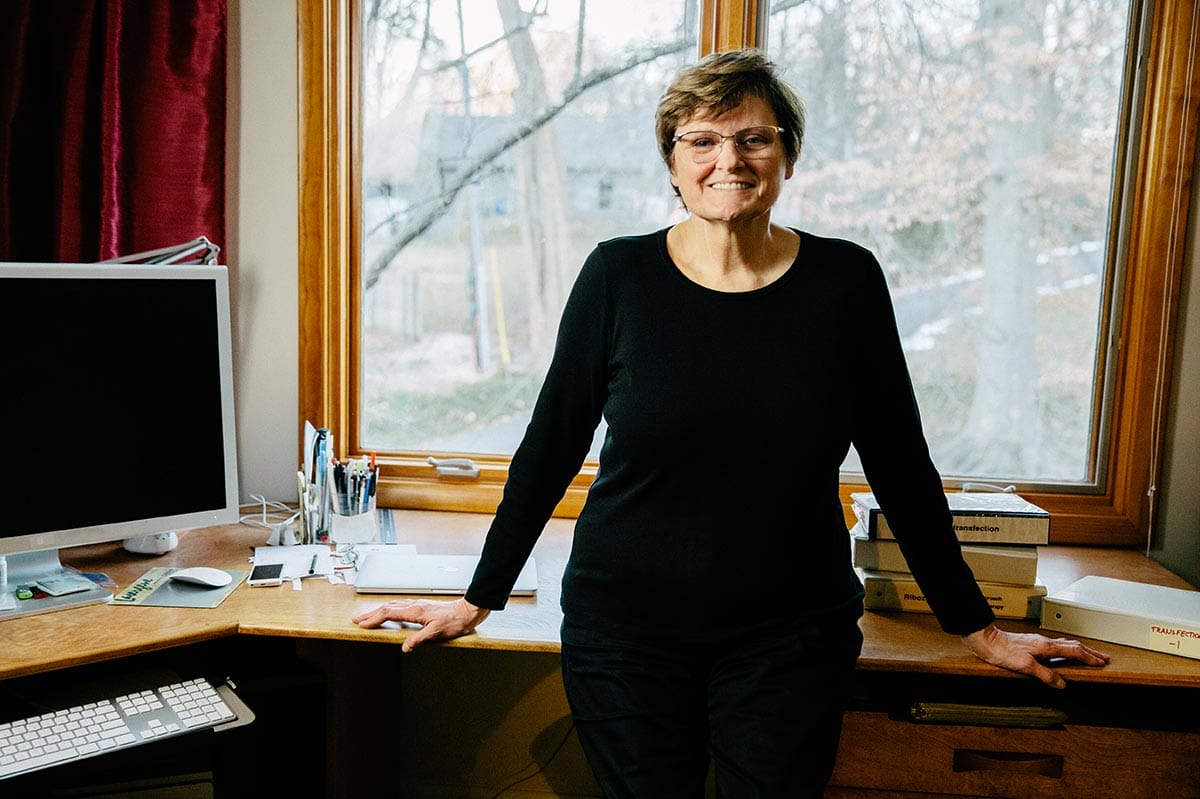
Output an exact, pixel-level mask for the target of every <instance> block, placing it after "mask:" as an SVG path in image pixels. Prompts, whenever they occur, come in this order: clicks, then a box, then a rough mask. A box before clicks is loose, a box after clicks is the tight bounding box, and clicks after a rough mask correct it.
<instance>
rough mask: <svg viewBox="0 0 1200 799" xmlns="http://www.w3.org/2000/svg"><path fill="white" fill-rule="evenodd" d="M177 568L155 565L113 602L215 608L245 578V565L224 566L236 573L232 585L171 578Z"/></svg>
mask: <svg viewBox="0 0 1200 799" xmlns="http://www.w3.org/2000/svg"><path fill="white" fill-rule="evenodd" d="M177 571H179V569H173V568H171V567H169V566H156V567H155V568H153V569H151V570H150V571H148V572H146V573H145V574H143V575H142V576H141V577H139V578H137V579H136V580H134V581H133V582H132V583H130V584H129V585H128V586H127V587H126V588H124V589H122V590H120V591H118V592H117V593H116V594H115V595H114V596H113V598H112V604H114V605H147V606H151V607H159V608H215V607H216V606H217V605H219V604H221V603H222V602H223V601H224V600H225V597H227V596H229V595H230V594H232V593H233V589H235V588H237V587H238V586H239V585H241V584H242V580H244V579H246V570H245V569H223V570H222V571H226V572H229V575H230V576H231V577H233V579H232V580H230V581H229V585H223V586H221V587H220V588H208V587H206V586H203V585H194V584H192V583H184V582H179V581H176V580H171V579H170V577H171V575H172V574H174V573H175V572H177Z"/></svg>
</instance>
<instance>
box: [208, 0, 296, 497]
mask: <svg viewBox="0 0 1200 799" xmlns="http://www.w3.org/2000/svg"><path fill="white" fill-rule="evenodd" d="M296 2H297V0H229V4H228V8H229V85H228V92H229V113H228V130H227V134H228V142H229V146H228V148H227V152H228V162H227V172H226V174H227V178H226V182H227V185H226V197H227V204H228V211H227V213H228V219H227V221H226V231H227V237H228V241H227V242H226V243H225V247H226V249H225V255H226V259H227V263H228V264H229V266H230V272H231V275H232V283H233V287H232V300H233V313H234V329H233V335H234V346H235V347H236V351H235V353H234V369H235V373H236V384H237V409H236V413H237V422H238V477H239V482H240V489H241V495H242V501H243V502H246V501H249V498H250V496H251V495H253V494H260V495H262V496H264V497H266V498H268V499H277V500H282V501H293V502H294V501H295V499H296V469H297V467H298V466H299V459H298V454H297V452H298V447H297V440H298V438H297V437H298V435H299V425H300V419H299V418H298V410H297V404H296V403H297V400H296V396H297V393H298V391H299V387H298V378H297V360H298V357H299V356H298V349H297V348H298V344H297V304H298V293H297V292H298V288H297V286H298V275H297V264H298V257H299V255H298V253H299V243H298V225H297V202H298V200H297V197H298V191H299V189H298V186H297V174H298V173H297V158H298V155H297V136H298V134H297V107H298V106H297V91H296V82H297V67H296Z"/></svg>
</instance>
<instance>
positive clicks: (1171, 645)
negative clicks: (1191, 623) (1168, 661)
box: [1150, 624, 1200, 658]
mask: <svg viewBox="0 0 1200 799" xmlns="http://www.w3.org/2000/svg"><path fill="white" fill-rule="evenodd" d="M1150 647H1151V648H1153V649H1157V650H1158V651H1159V652H1168V653H1171V654H1175V655H1183V656H1185V657H1190V658H1200V631H1197V630H1190V629H1188V628H1187V627H1172V626H1169V625H1164V624H1151V625H1150Z"/></svg>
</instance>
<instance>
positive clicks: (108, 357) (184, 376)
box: [0, 263, 238, 621]
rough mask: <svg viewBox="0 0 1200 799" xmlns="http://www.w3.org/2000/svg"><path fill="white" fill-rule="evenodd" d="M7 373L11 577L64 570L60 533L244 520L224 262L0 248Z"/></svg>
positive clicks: (4, 426) (76, 540) (48, 605)
mask: <svg viewBox="0 0 1200 799" xmlns="http://www.w3.org/2000/svg"><path fill="white" fill-rule="evenodd" d="M0 374H2V375H3V378H2V379H0V386H2V387H0V487H2V489H0V555H3V556H4V557H5V561H6V564H7V572H8V590H10V591H11V590H14V589H15V587H16V586H19V585H31V584H34V583H36V582H37V581H38V580H39V579H42V578H48V577H52V576H54V575H56V574H58V575H61V574H62V573H63V572H64V569H63V567H62V565H61V563H60V560H59V556H58V550H60V549H62V548H64V547H72V546H78V545H81V544H94V543H99V542H105V541H118V540H126V539H134V538H137V537H140V536H153V535H157V534H164V533H167V532H171V531H176V530H182V529H189V528H197V527H207V526H212V525H218V524H228V523H233V522H236V521H237V518H238V488H237V456H236V438H235V429H234V416H233V414H234V409H233V407H234V406H233V356H232V341H231V333H230V312H229V285H228V278H227V273H226V269H225V267H223V266H183V265H145V264H137V265H128V264H35V263H4V264H0ZM131 557H133V556H132V555H131ZM148 560H149V559H148ZM111 598H112V594H111V592H109V591H107V590H104V589H103V588H100V587H98V586H97V587H95V588H89V589H88V590H87V591H80V592H76V593H72V594H65V595H62V596H57V597H55V596H46V597H45V598H43V599H37V600H36V601H35V600H24V601H18V602H16V603H15V604H16V608H15V609H13V610H0V621H2V620H4V619H5V618H12V617H14V616H20V615H28V614H30V613H40V612H44V611H48V610H60V609H63V608H67V607H75V606H77V605H82V604H91V603H96V602H107V601H109V600H110V599H111ZM7 604H12V603H7Z"/></svg>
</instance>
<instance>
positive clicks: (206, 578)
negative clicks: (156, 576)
mask: <svg viewBox="0 0 1200 799" xmlns="http://www.w3.org/2000/svg"><path fill="white" fill-rule="evenodd" d="M171 579H172V580H179V581H181V582H185V583H192V584H193V585H203V586H206V587H208V588H220V587H221V586H223V585H229V582H230V581H231V580H232V579H233V577H232V576H231V575H230V574H229V572H227V571H222V570H221V569H214V568H212V567H211V566H189V567H188V568H186V569H180V570H179V571H177V572H172V573H171Z"/></svg>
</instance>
